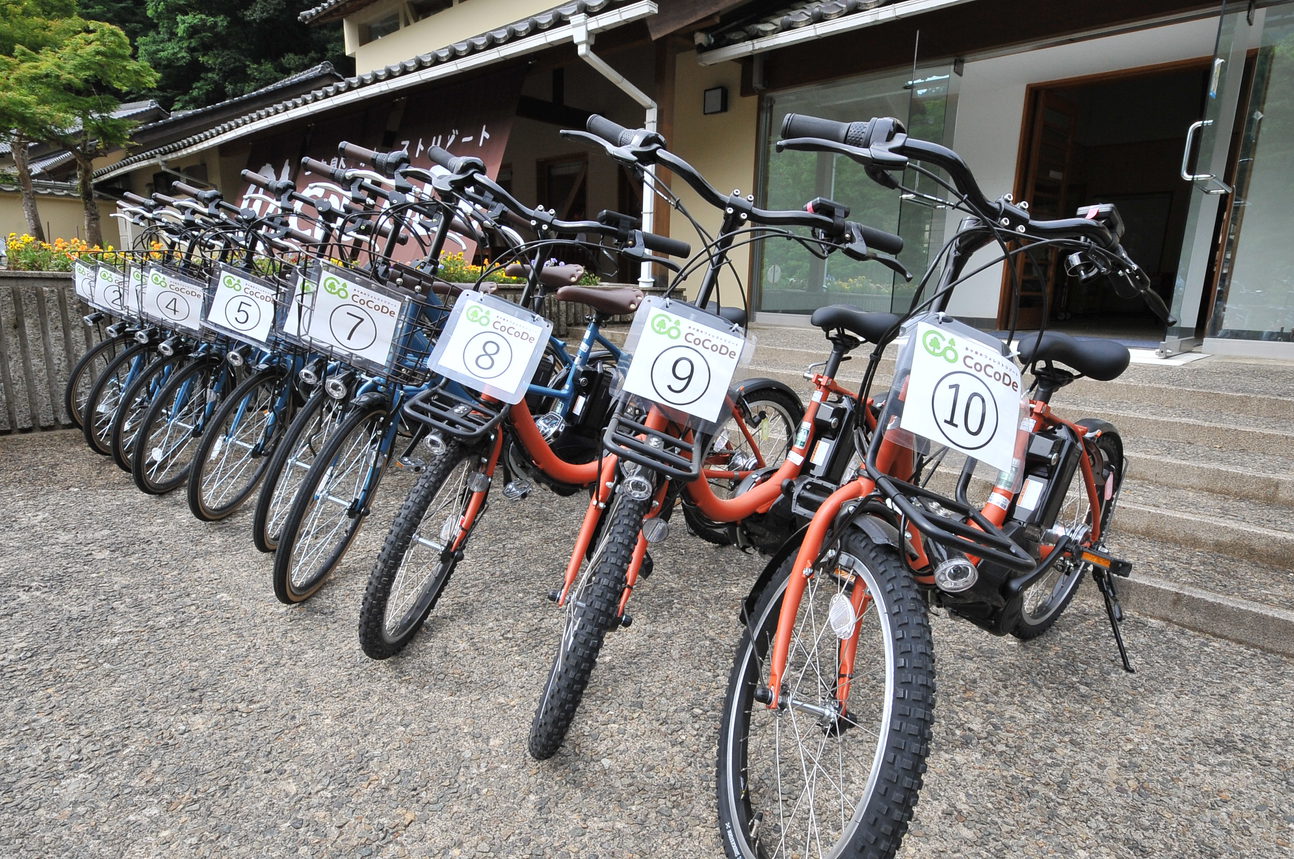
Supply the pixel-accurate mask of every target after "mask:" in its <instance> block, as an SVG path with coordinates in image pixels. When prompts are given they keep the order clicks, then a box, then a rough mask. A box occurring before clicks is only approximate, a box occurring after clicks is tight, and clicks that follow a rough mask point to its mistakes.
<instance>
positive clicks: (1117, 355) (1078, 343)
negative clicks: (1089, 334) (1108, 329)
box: [1020, 331, 1132, 382]
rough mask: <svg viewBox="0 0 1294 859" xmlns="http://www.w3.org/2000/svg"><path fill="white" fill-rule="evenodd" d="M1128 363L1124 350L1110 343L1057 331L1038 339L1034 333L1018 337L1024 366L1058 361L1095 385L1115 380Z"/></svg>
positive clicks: (1125, 348)
mask: <svg viewBox="0 0 1294 859" xmlns="http://www.w3.org/2000/svg"><path fill="white" fill-rule="evenodd" d="M1131 360H1132V354H1131V353H1130V352H1129V351H1128V347H1127V346H1124V345H1123V344H1122V343H1119V342H1117V341H1114V340H1095V339H1083V340H1080V339H1078V338H1077V337H1071V336H1070V335H1068V334H1063V333H1061V332H1060V331H1044V332H1043V334H1042V337H1041V338H1039V337H1038V335H1037V334H1025V335H1023V336H1021V337H1020V361H1021V363H1023V364H1024V365H1025V366H1028V365H1030V364H1033V363H1034V362H1036V361H1059V362H1060V363H1062V364H1065V365H1066V366H1069V367H1073V368H1074V369H1075V370H1077V371H1078V372H1080V373H1082V374H1083V375H1084V376H1087V377H1088V378H1090V379H1096V380H1097V381H1099V382H1108V381H1110V380H1111V379H1114V378H1117V377H1118V376H1119V374H1120V373H1122V372H1123V371H1124V370H1126V369H1128V363H1129V362H1130V361H1131Z"/></svg>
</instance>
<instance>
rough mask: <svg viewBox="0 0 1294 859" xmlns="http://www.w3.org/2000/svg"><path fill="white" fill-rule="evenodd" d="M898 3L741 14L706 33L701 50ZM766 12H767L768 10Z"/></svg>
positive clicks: (822, 3) (841, 1)
mask: <svg viewBox="0 0 1294 859" xmlns="http://www.w3.org/2000/svg"><path fill="white" fill-rule="evenodd" d="M895 2H899V0H811V1H810V2H806V0H800V2H798V3H786V4H784V5H782V6H781V7H779V8H778V9H777V10H776V11H774V12H771V13H770V12H765V13H764V14H760V15H750V14H747V15H741V14H740V13H738V14H737V15H735V16H733V17H732V19H731V20H730V21H723V22H721V23H720V24H719V26H718V27H716V28H714V29H712V30H710V31H708V32H707V33H706V43H705V45H704V46H702V50H710V49H714V48H723V47H727V46H728V45H735V44H740V43H741V42H749V41H753V40H755V39H763V38H767V37H768V36H775V35H777V34H778V33H785V32H787V31H789V30H797V29H799V28H800V27H807V26H809V25H811V24H821V23H824V22H826V21H834V20H835V19H837V18H843V17H845V16H846V15H854V14H857V13H859V12H866V11H868V10H871V9H875V8H877V7H879V6H886V5H889V4H891V3H895ZM763 8H765V9H767V7H766V6H765V7H763Z"/></svg>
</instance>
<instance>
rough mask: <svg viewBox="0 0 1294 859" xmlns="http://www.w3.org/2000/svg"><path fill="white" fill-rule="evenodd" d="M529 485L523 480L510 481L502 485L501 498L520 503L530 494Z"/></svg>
mask: <svg viewBox="0 0 1294 859" xmlns="http://www.w3.org/2000/svg"><path fill="white" fill-rule="evenodd" d="M531 488H532V487H531V485H530V483H529V482H528V481H525V480H512V481H509V482H508V483H505V484H504V485H503V497H504V498H506V499H508V500H509V501H520V500H521V499H522V498H525V497H526V496H527V495H529V494H530V490H531Z"/></svg>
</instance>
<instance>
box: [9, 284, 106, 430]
mask: <svg viewBox="0 0 1294 859" xmlns="http://www.w3.org/2000/svg"><path fill="white" fill-rule="evenodd" d="M86 312H88V310H87V308H86V307H85V306H84V305H83V304H82V303H81V301H80V299H78V298H77V297H76V294H75V293H74V292H73V291H72V276H71V275H70V274H64V273H62V272H26V271H0V433H14V432H27V431H30V430H40V429H55V428H59V427H67V426H71V425H72V422H71V419H70V418H69V417H68V415H67V413H66V411H65V410H64V408H63V388H64V387H65V386H66V385H67V377H68V373H69V372H70V371H71V369H72V366H73V365H74V364H75V363H76V361H77V359H78V358H80V357H81V354H82V353H83V352H85V349H86V347H87V346H88V345H89V343H90V342H91V340H93V338H94V337H95V334H94V332H93V330H92V329H90V328H89V327H88V326H87V325H86V324H85V323H84V322H83V321H82V319H81V316H82V314H84V313H86Z"/></svg>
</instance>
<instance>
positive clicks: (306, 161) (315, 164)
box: [301, 156, 342, 181]
mask: <svg viewBox="0 0 1294 859" xmlns="http://www.w3.org/2000/svg"><path fill="white" fill-rule="evenodd" d="M301 166H302V167H304V168H306V172H307V173H318V174H319V175H320V176H328V177H330V178H332V179H338V181H340V179H339V177H340V175H341V173H342V171H340V170H338V169H337V168H336V167H333V166H332V165H331V164H325V163H324V162H323V161H319V160H318V159H315V158H310V157H309V156H307V157H305V158H302V159H301Z"/></svg>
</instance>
